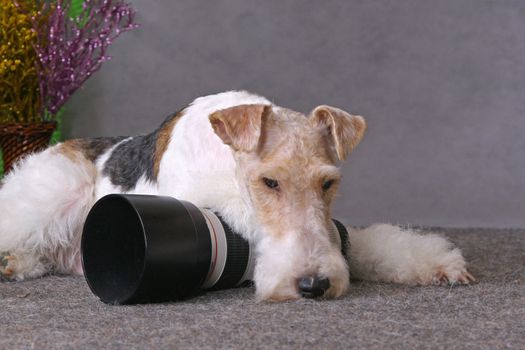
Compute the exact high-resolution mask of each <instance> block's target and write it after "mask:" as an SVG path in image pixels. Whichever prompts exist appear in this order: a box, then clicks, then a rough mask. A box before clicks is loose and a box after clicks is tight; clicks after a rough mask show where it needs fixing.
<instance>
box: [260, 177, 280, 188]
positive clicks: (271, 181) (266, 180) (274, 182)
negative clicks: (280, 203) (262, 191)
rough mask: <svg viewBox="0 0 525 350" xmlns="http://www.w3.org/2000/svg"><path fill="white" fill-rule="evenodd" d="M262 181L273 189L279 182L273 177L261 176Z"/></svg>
mask: <svg viewBox="0 0 525 350" xmlns="http://www.w3.org/2000/svg"><path fill="white" fill-rule="evenodd" d="M263 182H264V184H265V185H266V186H268V187H269V188H271V189H274V190H276V189H277V188H278V187H279V182H277V180H274V179H269V178H267V177H263Z"/></svg>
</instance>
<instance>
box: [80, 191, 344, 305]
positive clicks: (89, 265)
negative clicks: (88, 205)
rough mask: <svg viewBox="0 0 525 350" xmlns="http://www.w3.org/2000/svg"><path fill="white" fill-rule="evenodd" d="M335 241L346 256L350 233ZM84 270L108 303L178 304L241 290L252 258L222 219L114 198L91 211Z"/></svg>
mask: <svg viewBox="0 0 525 350" xmlns="http://www.w3.org/2000/svg"><path fill="white" fill-rule="evenodd" d="M333 223H334V224H333V225H332V226H333V227H332V228H331V231H330V234H331V236H332V239H333V240H334V241H335V242H337V243H338V244H339V245H340V246H341V249H342V252H343V254H345V253H346V246H347V244H348V233H347V232H346V229H345V228H344V226H343V225H342V224H341V223H340V222H338V221H336V220H333ZM81 253H82V266H83V269H84V275H85V278H86V281H87V283H88V285H89V288H90V289H91V291H92V292H93V293H94V294H95V295H96V296H98V297H99V298H100V300H102V301H103V302H105V303H108V304H135V303H147V302H163V301H172V300H180V299H183V298H187V297H189V296H192V295H195V294H197V293H199V292H200V291H202V290H210V289H213V290H215V289H225V288H232V287H236V286H239V285H242V284H243V283H244V282H246V281H249V280H251V279H252V277H253V268H254V259H255V257H254V254H253V251H252V249H251V247H250V245H249V244H248V242H247V241H246V240H245V239H243V238H242V237H241V236H240V235H239V234H236V233H234V232H233V231H232V230H231V229H230V227H229V226H228V225H227V224H226V223H225V222H224V221H223V220H222V219H221V218H220V216H219V215H217V214H216V213H213V212H212V211H210V210H207V209H200V208H197V207H196V206H195V205H193V204H192V203H190V202H187V201H182V200H177V199H175V198H173V197H165V196H151V195H131V194H110V195H107V196H105V197H102V198H101V199H99V200H98V201H97V202H96V203H95V205H94V206H93V208H92V209H91V210H90V212H89V214H88V216H87V219H86V222H85V224H84V229H83V233H82V242H81Z"/></svg>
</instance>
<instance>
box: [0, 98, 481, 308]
mask: <svg viewBox="0 0 525 350" xmlns="http://www.w3.org/2000/svg"><path fill="white" fill-rule="evenodd" d="M179 115H180V117H178V118H176V119H175V118H174V119H172V121H170V122H168V123H166V124H165V125H164V126H163V129H162V130H161V131H160V132H158V133H157V134H156V135H157V136H156V137H157V141H156V145H155V154H154V169H152V171H151V173H150V176H147V174H146V173H144V175H143V176H141V177H140V178H139V179H138V180H137V181H136V182H135V183H134V185H133V187H132V188H127V189H124V188H123V187H122V186H119V185H115V184H114V183H113V182H112V180H111V178H110V177H109V176H108V175H107V174H105V173H104V167H105V166H106V163H107V161H108V159H110V158H111V156H112V155H113V152H114V150H115V149H116V148H117V147H119V145H122V144H125V143H126V142H129V140H131V139H132V138H129V139H121V140H120V141H119V142H116V143H115V144H113V145H112V146H111V147H107V149H105V150H104V152H103V153H101V154H100V155H99V156H98V157H96V159H95V157H89V156H87V155H86V154H87V153H86V152H89V150H87V151H86V149H85V148H82V147H81V146H82V144H81V142H80V141H68V142H66V143H63V144H59V145H56V146H53V147H50V148H48V149H47V150H45V151H43V152H41V153H37V154H33V155H31V156H28V157H26V158H25V159H23V160H22V161H20V162H19V163H18V164H17V165H16V166H15V167H14V169H13V170H12V171H11V172H10V173H9V174H7V176H6V177H5V179H4V180H3V184H2V187H1V188H0V253H2V255H3V258H2V263H1V264H0V275H1V276H2V277H3V278H4V279H9V280H23V279H26V278H34V277H39V276H42V275H44V274H46V273H49V272H56V273H66V274H67V273H76V274H81V273H82V268H81V266H80V260H79V240H80V235H81V228H82V225H83V221H84V219H85V217H86V215H87V212H88V211H89V209H90V207H91V205H92V204H93V203H94V202H95V201H96V200H97V199H98V198H100V197H102V196H104V195H106V194H109V193H120V192H127V193H140V194H162V195H169V196H173V197H176V198H178V199H184V200H187V201H190V202H192V203H194V204H195V205H197V206H199V207H207V208H211V209H212V210H215V211H217V212H219V213H220V214H221V215H222V217H223V218H224V219H225V220H226V222H227V223H228V224H229V225H230V226H231V227H232V228H233V229H234V230H235V231H236V232H239V233H240V234H242V235H243V236H244V237H245V238H246V239H248V240H249V241H250V242H251V244H252V245H254V246H255V248H256V252H257V260H256V267H255V276H254V280H255V284H256V291H257V292H256V293H257V297H258V298H259V299H261V300H287V299H295V298H298V297H299V296H300V294H299V291H298V287H297V281H298V279H300V278H302V277H305V276H321V277H323V278H328V279H329V281H330V288H329V289H328V290H327V291H326V293H325V294H324V296H325V297H332V298H333V297H339V296H341V295H343V294H344V293H345V292H346V291H347V290H348V288H349V274H350V275H352V276H355V277H359V278H362V279H367V280H374V281H387V282H396V283H408V284H431V283H441V282H450V283H456V282H458V283H468V282H469V281H471V280H473V278H472V276H471V275H470V274H469V273H468V272H467V270H466V264H465V260H464V259H463V257H462V255H461V253H460V251H459V250H458V249H453V248H452V247H451V244H450V243H449V242H448V241H447V240H446V239H445V238H443V237H440V236H437V235H420V234H417V233H415V232H412V231H408V230H402V229H400V228H398V227H394V226H390V225H373V226H371V227H369V228H367V229H364V230H357V229H351V228H349V233H350V234H349V241H350V248H349V252H348V256H349V257H350V258H349V260H348V261H346V260H345V259H344V258H343V256H342V254H341V252H340V251H339V249H338V247H337V246H336V245H335V244H334V242H332V241H330V239H329V234H328V225H329V222H330V217H331V214H330V206H331V203H332V199H333V197H334V194H335V192H336V190H337V185H338V183H339V180H340V178H341V174H340V170H339V168H338V166H337V164H338V162H339V161H341V160H344V159H345V158H346V156H347V155H348V154H349V153H350V152H351V151H352V149H353V148H354V147H355V146H356V145H357V144H358V143H359V141H360V139H361V137H362V136H363V134H364V132H365V129H366V124H365V121H364V119H363V118H362V117H360V116H352V115H350V114H348V113H346V112H344V111H342V110H340V109H337V108H333V107H329V106H319V107H317V108H316V109H314V111H312V113H311V115H310V116H308V117H306V116H304V115H302V114H300V113H297V112H294V111H291V110H288V109H285V108H281V107H278V106H275V105H273V104H272V103H271V102H270V101H268V100H267V99H265V98H263V97H260V96H257V95H253V94H250V93H247V92H242V91H240V92H239V91H231V92H225V93H221V94H217V95H211V96H206V97H201V98H198V99H196V100H195V101H194V102H193V103H191V104H190V105H189V106H188V107H187V108H185V109H184V110H183V111H182V112H181V113H179ZM151 174H153V175H151ZM268 180H274V181H277V183H278V185H277V186H275V187H274V188H270V187H269V186H268ZM328 183H329V184H328ZM323 186H324V187H327V188H325V189H323Z"/></svg>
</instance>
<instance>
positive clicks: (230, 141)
mask: <svg viewBox="0 0 525 350" xmlns="http://www.w3.org/2000/svg"><path fill="white" fill-rule="evenodd" d="M269 110H270V106H268V105H262V104H254V105H240V106H235V107H230V108H226V109H222V110H220V111H217V112H215V113H212V114H211V115H210V122H211V125H212V127H213V130H215V133H216V134H217V135H218V136H219V137H220V138H221V139H222V141H223V142H224V143H225V144H227V145H228V146H230V147H231V148H232V149H233V150H235V151H242V152H249V151H253V150H255V149H256V147H257V145H258V143H259V138H260V136H261V129H262V124H263V123H264V119H265V117H266V115H267V114H268V112H269Z"/></svg>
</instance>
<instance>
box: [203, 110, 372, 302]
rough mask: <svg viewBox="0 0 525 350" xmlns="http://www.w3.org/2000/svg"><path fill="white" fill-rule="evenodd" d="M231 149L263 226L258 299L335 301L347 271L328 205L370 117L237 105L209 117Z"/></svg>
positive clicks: (343, 288)
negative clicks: (320, 298) (333, 236)
mask: <svg viewBox="0 0 525 350" xmlns="http://www.w3.org/2000/svg"><path fill="white" fill-rule="evenodd" d="M210 121H211V124H212V126H213V129H214V130H215V133H216V134H217V135H218V136H219V137H220V138H221V139H222V141H223V142H224V143H225V144H227V145H229V146H230V147H231V149H232V150H233V154H234V157H235V159H236V163H237V169H236V172H237V174H236V177H237V181H238V184H239V187H240V189H241V191H243V194H244V198H246V201H247V203H246V204H247V206H248V207H249V208H250V210H252V211H253V214H254V216H255V217H256V220H257V222H258V224H259V227H260V229H259V230H258V232H259V237H258V241H257V245H256V250H257V253H258V255H257V263H256V268H255V283H256V287H257V295H258V296H259V298H261V299H273V300H284V299H294V298H298V297H299V296H300V295H306V296H308V295H310V296H317V295H320V294H321V295H323V294H324V295H325V296H327V297H337V296H340V295H341V294H343V293H344V292H345V291H346V289H347V287H348V268H347V266H346V262H345V261H344V259H343V257H342V254H341V252H340V248H339V247H338V246H337V244H336V242H334V241H333V240H332V239H331V238H330V234H329V232H330V228H331V226H330V225H332V221H331V213H330V208H331V204H332V201H333V198H334V196H335V194H336V191H337V187H338V184H339V182H340V179H341V173H340V170H339V168H338V167H337V163H338V161H341V160H344V159H345V158H346V156H347V155H348V154H349V153H350V152H351V151H352V149H353V148H354V147H355V146H356V145H357V144H358V143H359V141H360V140H361V138H362V137H363V134H364V132H365V129H366V123H365V120H364V119H363V118H362V117H360V116H354V115H350V114H348V113H346V112H344V111H342V110H340V109H338V108H334V107H329V106H319V107H317V108H315V109H314V110H313V111H312V113H311V114H310V116H308V117H306V116H305V115H303V114H301V113H298V112H294V111H291V110H289V109H285V108H280V107H275V106H269V105H240V106H236V107H231V108H228V109H224V110H220V111H217V112H215V113H213V114H212V115H211V116H210Z"/></svg>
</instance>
